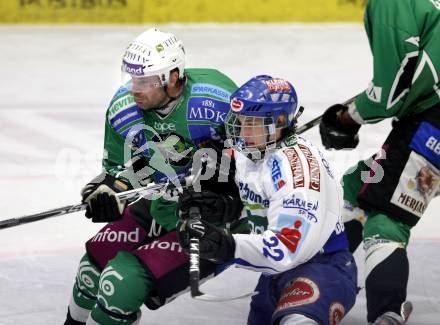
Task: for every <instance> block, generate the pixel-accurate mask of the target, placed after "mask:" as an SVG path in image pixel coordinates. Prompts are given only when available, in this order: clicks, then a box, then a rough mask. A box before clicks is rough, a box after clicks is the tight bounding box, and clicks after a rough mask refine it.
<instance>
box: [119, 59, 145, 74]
mask: <svg viewBox="0 0 440 325" xmlns="http://www.w3.org/2000/svg"><path fill="white" fill-rule="evenodd" d="M122 69H123V70H124V71H125V72H127V73H128V74H130V75H132V76H143V75H144V69H145V66H144V65H143V64H135V63H128V62H127V61H125V60H124V61H122Z"/></svg>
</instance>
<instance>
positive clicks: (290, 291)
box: [275, 277, 320, 312]
mask: <svg viewBox="0 0 440 325" xmlns="http://www.w3.org/2000/svg"><path fill="white" fill-rule="evenodd" d="M319 297H320V291H319V287H318V286H317V285H316V283H315V282H313V281H312V280H310V279H308V278H304V277H299V278H296V279H294V280H293V281H290V282H289V283H287V285H286V286H285V287H284V289H283V291H282V293H281V298H280V300H279V301H278V306H277V308H276V310H275V311H276V312H279V311H282V310H285V309H288V308H292V307H297V306H302V305H308V304H313V303H314V302H316V301H317V300H318V299H319Z"/></svg>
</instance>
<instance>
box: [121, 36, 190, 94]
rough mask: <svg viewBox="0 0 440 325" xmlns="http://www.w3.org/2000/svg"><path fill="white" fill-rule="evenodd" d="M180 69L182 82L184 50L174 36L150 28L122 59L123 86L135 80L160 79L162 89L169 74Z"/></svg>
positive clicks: (129, 48)
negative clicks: (143, 78)
mask: <svg viewBox="0 0 440 325" xmlns="http://www.w3.org/2000/svg"><path fill="white" fill-rule="evenodd" d="M175 68H178V69H179V78H183V70H184V68H185V50H184V48H183V43H182V41H181V40H179V39H178V38H177V37H176V36H175V35H174V34H171V33H163V32H161V31H160V30H158V29H157V28H150V29H148V30H147V31H145V32H143V33H142V34H140V35H139V36H138V37H136V38H135V39H134V40H133V41H132V42H131V43H130V44H129V45H128V47H127V49H126V51H125V54H124V57H123V58H122V67H121V70H122V82H123V84H124V85H126V84H127V83H129V82H130V80H131V79H132V78H142V77H151V76H159V78H160V81H161V83H162V86H166V85H167V84H168V82H169V78H170V71H171V70H173V69H175Z"/></svg>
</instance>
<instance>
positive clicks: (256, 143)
mask: <svg viewBox="0 0 440 325" xmlns="http://www.w3.org/2000/svg"><path fill="white" fill-rule="evenodd" d="M238 119H239V121H240V124H241V128H240V137H241V138H242V139H243V140H244V141H245V143H246V147H248V148H257V149H264V148H266V144H267V142H268V141H270V140H272V139H273V138H274V135H273V134H271V135H270V134H268V127H267V126H265V125H264V119H263V118H260V117H251V116H239V117H238Z"/></svg>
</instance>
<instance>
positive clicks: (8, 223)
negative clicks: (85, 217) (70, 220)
mask: <svg viewBox="0 0 440 325" xmlns="http://www.w3.org/2000/svg"><path fill="white" fill-rule="evenodd" d="M168 185H169V184H168V183H164V184H153V183H152V184H149V185H147V186H145V187H141V188H137V189H134V190H130V191H126V192H121V193H117V194H116V197H118V198H119V199H120V200H121V201H128V202H132V201H135V200H137V199H139V198H140V197H147V198H148V197H151V196H153V195H154V194H158V193H160V192H161V191H162V190H163V189H164V188H166V187H167V186H168ZM86 208H87V203H80V204H75V205H67V206H64V207H61V208H57V209H53V210H49V211H44V212H40V213H36V214H31V215H28V216H23V217H18V218H11V219H6V220H1V221H0V229H5V228H10V227H15V226H19V225H23V224H26V223H30V222H35V221H39V220H43V219H47V218H51V217H56V216H61V215H64V214H68V213H73V212H78V211H81V210H85V209H86Z"/></svg>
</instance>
